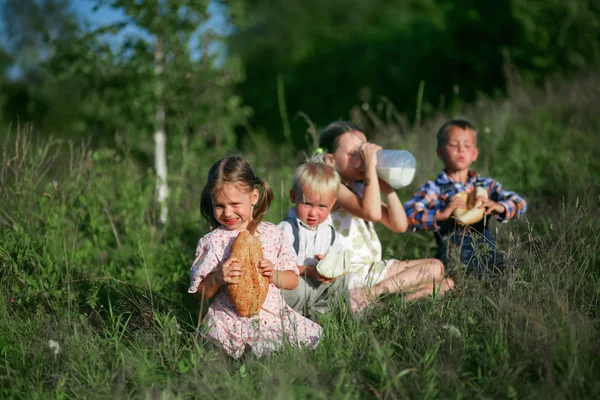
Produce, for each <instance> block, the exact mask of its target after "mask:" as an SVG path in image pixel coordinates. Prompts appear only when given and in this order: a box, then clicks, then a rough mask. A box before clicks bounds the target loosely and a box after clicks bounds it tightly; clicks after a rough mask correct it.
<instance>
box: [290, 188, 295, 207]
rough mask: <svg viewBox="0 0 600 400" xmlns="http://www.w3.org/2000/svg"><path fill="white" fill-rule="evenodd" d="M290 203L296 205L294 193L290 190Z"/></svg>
mask: <svg viewBox="0 0 600 400" xmlns="http://www.w3.org/2000/svg"><path fill="white" fill-rule="evenodd" d="M290 201H291V202H292V203H294V204H296V191H295V190H294V189H290Z"/></svg>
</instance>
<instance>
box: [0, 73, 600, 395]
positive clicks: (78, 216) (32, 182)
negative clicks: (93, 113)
mask: <svg viewBox="0 0 600 400" xmlns="http://www.w3.org/2000/svg"><path fill="white" fill-rule="evenodd" d="M597 104H600V77H599V76H598V75H597V74H591V75H587V76H582V77H579V78H577V79H575V80H572V81H569V82H554V83H552V84H548V85H547V86H546V88H545V89H544V90H527V89H525V88H522V87H519V85H518V84H514V85H513V87H512V90H511V94H510V96H509V97H508V98H505V99H481V100H480V101H479V102H478V103H477V104H475V105H473V106H463V105H460V104H456V106H455V108H454V111H453V114H452V115H440V116H439V117H438V118H436V119H434V120H427V121H422V122H421V123H420V124H419V125H415V124H413V125H410V124H407V123H406V122H405V121H404V120H403V119H402V118H400V117H397V116H396V115H395V114H394V112H393V110H392V109H388V108H386V107H388V106H386V105H382V106H381V107H378V106H377V105H376V104H374V105H372V106H373V107H372V109H374V110H376V112H374V113H369V112H361V116H362V117H363V118H365V121H366V122H369V123H370V124H373V125H374V126H376V127H377V130H378V132H379V135H378V136H377V139H378V141H379V142H380V143H382V144H383V145H384V146H385V147H388V148H393V147H395V148H407V149H409V150H411V151H413V153H414V154H415V156H416V157H417V160H418V165H419V169H418V171H419V172H418V174H417V178H416V180H415V182H414V183H413V185H412V186H411V187H409V188H407V189H403V190H401V191H399V194H400V196H401V199H402V200H404V201H405V200H407V199H408V197H409V196H410V195H411V194H412V192H413V191H414V190H415V189H416V188H417V187H418V186H419V185H420V184H421V183H423V182H424V181H425V180H427V179H432V178H434V177H435V176H436V175H437V173H438V171H439V169H440V168H441V164H440V162H439V161H438V160H437V159H436V157H435V150H434V149H435V131H436V130H437V127H438V126H439V125H440V124H441V123H442V122H443V120H445V119H447V118H450V117H455V116H465V117H467V118H469V119H471V120H472V121H473V122H474V123H475V124H476V125H478V126H479V127H480V131H481V133H480V136H479V146H480V149H481V156H480V159H479V160H478V163H477V165H476V169H477V170H478V171H480V172H482V173H484V174H490V175H492V176H494V177H495V178H496V179H498V180H499V181H500V182H502V183H503V184H504V186H505V187H507V188H509V189H512V190H516V191H518V192H519V193H521V194H523V195H524V196H525V197H527V199H528V201H529V207H530V208H529V211H528V212H527V214H526V218H524V219H521V220H519V221H512V222H511V223H509V224H503V225H502V226H497V236H498V240H499V242H500V243H501V247H502V249H503V250H505V251H506V252H507V254H508V259H509V263H510V264H511V265H513V266H514V267H515V272H514V273H511V274H509V275H508V276H506V277H502V278H499V279H498V280H495V281H493V282H481V281H475V280H471V279H460V282H461V283H460V287H459V290H457V291H456V292H455V293H454V294H453V295H450V296H447V297H445V298H441V299H437V298H436V299H425V300H420V301H417V302H414V303H405V302H404V301H403V299H402V298H401V297H396V296H389V297H388V298H386V299H385V301H384V302H383V305H381V306H378V307H374V308H372V309H370V310H368V311H367V312H365V313H364V314H363V315H360V316H354V315H351V314H349V313H347V312H345V311H343V310H342V311H340V312H338V313H335V314H331V315H328V316H327V318H326V319H325V320H324V321H323V325H324V328H325V330H324V332H325V336H324V338H323V341H322V343H321V344H320V346H319V347H318V349H317V350H316V351H314V352H308V351H306V352H304V351H294V350H292V349H284V350H283V351H281V352H280V353H278V354H274V355H271V356H269V357H267V358H264V359H260V360H257V359H254V358H249V359H246V360H244V361H243V362H242V361H233V360H229V359H227V358H224V357H223V356H222V355H221V354H220V353H219V352H218V351H217V350H216V349H214V348H213V347H211V346H209V345H208V344H207V343H206V342H205V341H204V340H203V339H202V337H199V336H198V334H197V323H198V311H199V310H198V307H197V305H196V304H195V303H194V302H193V301H192V300H191V299H190V298H189V296H188V295H187V294H186V293H185V291H186V288H187V283H188V270H189V265H190V263H191V262H192V260H193V254H194V248H195V244H196V241H197V240H198V238H199V237H201V236H202V235H203V234H204V233H205V232H206V224H205V223H204V221H202V220H201V219H200V213H199V210H198V208H199V207H198V202H199V193H200V190H201V189H202V186H203V184H204V180H205V176H206V173H207V171H208V168H209V167H210V165H211V164H212V163H213V162H214V161H215V160H216V159H217V158H219V157H220V156H222V155H224V154H225V153H226V151H225V150H219V149H216V150H215V149H212V148H205V147H204V145H203V144H201V143H197V142H187V141H181V142H177V143H170V149H169V151H170V153H169V162H170V174H171V175H170V186H171V190H172V192H171V197H170V221H169V223H168V225H167V226H164V227H162V226H159V225H158V224H157V223H156V221H157V212H156V210H157V209H156V204H155V203H154V200H153V194H154V185H155V178H154V176H153V172H152V171H151V170H147V169H145V168H144V167H141V166H140V164H138V163H137V162H135V161H134V160H136V158H135V157H133V156H132V150H131V145H130V144H128V143H127V140H126V138H121V139H120V140H117V142H118V143H121V144H120V145H119V146H118V147H116V148H101V149H92V148H89V147H88V146H86V145H85V144H80V143H77V144H69V143H64V142H61V141H60V140H52V139H49V140H43V141H41V140H37V139H36V136H35V135H34V134H33V133H32V132H27V131H26V130H20V131H15V130H13V131H11V132H9V133H8V134H6V135H5V140H4V145H3V148H2V149H3V153H2V166H1V169H0V203H1V207H0V293H1V296H0V332H1V333H0V356H1V357H0V397H2V398H106V397H109V396H113V397H115V398H123V397H128V396H129V397H133V398H152V399H156V398H248V399H254V398H286V399H287V398H307V397H308V398H378V399H379V398H431V399H437V398H460V397H466V398H511V399H513V398H515V399H516V398H593V397H598V396H600V383H598V380H597V377H598V376H600V363H599V361H598V359H599V357H600V332H599V330H600V315H599V314H598V310H599V306H600V304H599V296H600V270H599V268H600V266H599V257H598V249H599V248H600V211H599V207H598V206H599V205H600V197H599V195H600V190H599V189H600V186H599V183H600V161H599V160H600V158H599V157H598V154H599V153H600V117H599V116H598V113H597ZM364 108H366V107H364ZM244 154H246V155H247V156H248V157H249V158H250V160H251V161H252V163H253V165H254V166H255V168H256V172H257V174H258V175H259V176H261V177H262V178H263V179H265V180H266V181H267V182H269V183H270V184H271V185H272V186H273V188H274V191H275V193H276V201H275V203H274V204H273V207H272V209H271V211H270V212H269V213H268V215H267V220H269V221H272V222H278V220H279V219H280V218H281V216H282V215H284V214H285V213H286V212H287V208H288V207H289V202H288V199H287V191H288V188H289V184H290V181H291V176H292V172H293V168H294V166H295V165H296V163H297V162H299V161H301V159H302V157H301V156H300V155H297V154H296V152H295V150H294V149H292V148H285V147H284V148H277V147H275V146H273V145H270V144H269V143H267V142H266V141H265V140H264V139H260V138H255V137H253V140H250V141H248V143H247V145H246V147H245V148H244ZM380 234H381V235H380V237H381V239H382V242H383V245H384V249H385V253H386V255H387V256H389V257H395V258H415V257H425V256H430V255H431V254H432V251H433V249H434V245H433V238H432V237H431V236H430V235H428V234H423V233H416V232H415V233H407V234H402V235H398V234H391V233H389V232H386V231H385V230H380ZM454 274H455V277H459V276H460V271H454Z"/></svg>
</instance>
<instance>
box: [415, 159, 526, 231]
mask: <svg viewBox="0 0 600 400" xmlns="http://www.w3.org/2000/svg"><path fill="white" fill-rule="evenodd" d="M475 184H478V185H480V186H483V187H484V188H485V189H486V190H487V192H488V195H489V197H490V199H492V200H494V201H495V202H498V203H500V204H502V205H503V206H504V208H505V210H506V211H505V212H504V213H502V214H496V219H497V220H498V221H500V222H506V221H507V220H509V219H511V218H514V217H517V218H518V217H520V216H521V215H523V213H525V210H527V202H526V201H525V199H524V198H522V197H521V196H519V195H518V194H517V193H515V192H511V191H508V190H504V189H502V185H501V184H500V183H499V182H497V181H496V180H494V179H492V178H484V177H480V176H478V175H477V173H475V172H474V171H469V177H468V178H467V182H466V183H462V182H454V181H452V180H450V178H448V174H446V171H442V173H441V174H440V175H439V176H438V177H437V178H436V179H435V181H428V182H427V183H426V184H424V185H423V186H422V187H421V189H420V190H419V191H418V192H417V193H415V194H414V195H413V197H412V198H411V199H410V200H409V201H408V202H407V203H406V204H405V205H404V208H405V210H406V215H407V217H408V223H409V224H410V226H411V227H413V228H419V229H423V230H438V229H439V226H438V223H437V221H436V219H435V214H436V212H437V211H438V210H443V209H444V208H446V205H447V204H448V203H449V201H450V199H451V198H452V196H454V195H455V194H457V193H460V192H463V191H465V190H474V189H475ZM442 187H444V188H448V189H446V190H444V192H445V193H444V192H443V191H442Z"/></svg>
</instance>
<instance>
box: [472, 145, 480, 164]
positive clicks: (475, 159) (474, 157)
mask: <svg viewBox="0 0 600 400" xmlns="http://www.w3.org/2000/svg"><path fill="white" fill-rule="evenodd" d="M473 153H474V154H475V155H474V156H473V162H475V161H477V157H479V147H475V150H473Z"/></svg>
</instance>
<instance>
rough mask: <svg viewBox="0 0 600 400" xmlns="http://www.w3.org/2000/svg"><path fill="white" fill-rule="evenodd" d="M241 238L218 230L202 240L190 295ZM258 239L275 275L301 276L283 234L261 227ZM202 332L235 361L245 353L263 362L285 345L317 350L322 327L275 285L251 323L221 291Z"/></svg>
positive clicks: (271, 228)
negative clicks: (288, 301)
mask: <svg viewBox="0 0 600 400" xmlns="http://www.w3.org/2000/svg"><path fill="white" fill-rule="evenodd" d="M238 233H239V232H238V231H232V230H229V229H227V228H225V227H223V226H219V227H218V228H217V229H215V230H213V231H212V232H210V233H208V234H207V235H206V236H204V237H203V238H202V239H200V241H199V242H198V247H197V248H196V260H195V261H194V263H193V264H192V267H191V270H190V287H189V289H188V292H189V293H195V292H196V291H197V288H198V285H199V284H200V282H202V280H203V279H204V278H206V277H207V276H208V274H209V273H211V272H214V271H217V270H219V269H220V268H221V266H222V263H223V262H224V261H226V260H227V258H228V257H229V253H230V251H231V245H232V244H233V241H234V240H235V238H236V237H237V235H238ZM257 233H258V235H259V236H260V241H261V243H262V251H263V256H264V258H265V259H267V260H270V261H271V262H272V263H273V265H274V268H275V269H276V270H279V271H286V270H292V271H294V272H296V274H298V268H297V266H296V262H295V260H296V256H295V253H294V249H293V248H292V246H291V244H289V243H288V241H286V240H284V236H283V231H282V230H281V229H280V228H278V227H277V226H275V225H273V224H271V223H267V222H261V223H260V224H259V225H258V228H257ZM202 330H203V334H204V336H205V337H206V338H207V339H208V340H210V341H212V342H213V343H215V344H217V345H218V346H220V347H222V348H223V349H224V350H225V351H226V352H227V353H228V354H229V355H231V356H232V357H235V358H238V357H240V356H241V355H242V354H243V353H244V351H245V350H246V348H248V349H249V350H250V351H252V352H253V353H254V354H256V355H257V356H259V357H260V356H262V355H263V354H265V353H266V352H268V351H273V350H277V349H279V348H280V347H281V346H282V344H283V343H284V340H285V341H288V342H289V343H290V344H292V345H293V346H295V347H303V346H305V347H307V348H310V349H314V348H315V347H317V344H318V343H319V340H320V338H321V334H322V329H321V327H320V326H319V325H318V324H316V323H315V322H313V321H311V320H309V319H307V318H304V317H303V316H302V315H300V314H299V313H297V312H296V311H294V310H292V309H291V308H290V307H289V306H288V305H287V304H286V303H285V300H284V299H283V296H282V295H281V292H280V291H279V289H278V288H277V287H276V286H275V285H273V284H270V285H269V292H268V293H267V298H266V300H265V302H264V304H263V306H262V309H261V310H260V312H259V313H258V314H257V315H254V316H251V317H240V316H238V315H237V312H236V311H235V308H234V307H233V304H232V303H231V301H230V300H229V296H228V295H227V292H226V291H225V288H224V287H223V288H221V289H220V290H219V291H218V292H217V294H216V295H215V296H214V298H213V302H212V304H211V305H210V307H209V309H208V314H207V315H206V319H205V323H204V326H203V328H202Z"/></svg>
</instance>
